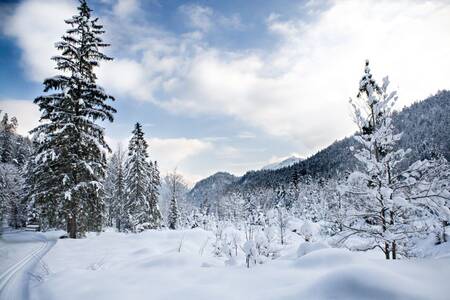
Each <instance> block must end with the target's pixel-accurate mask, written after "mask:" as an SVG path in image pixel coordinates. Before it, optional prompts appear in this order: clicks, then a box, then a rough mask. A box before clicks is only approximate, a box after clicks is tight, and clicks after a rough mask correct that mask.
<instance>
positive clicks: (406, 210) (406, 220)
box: [344, 61, 445, 259]
mask: <svg viewBox="0 0 450 300" xmlns="http://www.w3.org/2000/svg"><path fill="white" fill-rule="evenodd" d="M388 85H389V80H388V78H387V77H385V78H384V79H383V84H382V85H381V86H380V85H378V84H377V83H376V81H375V80H374V79H373V78H372V74H371V72H370V68H369V62H368V61H367V62H366V65H365V70H364V75H363V77H362V79H361V81H360V86H359V93H358V95H357V98H356V101H358V102H356V101H354V100H351V104H352V106H353V108H354V111H355V122H356V124H357V125H358V127H359V129H360V132H359V134H358V135H357V136H356V137H355V138H356V141H357V142H358V144H359V148H358V149H356V150H355V157H356V158H357V159H358V160H359V162H360V163H361V165H362V168H361V170H360V171H355V172H353V173H352V174H351V175H350V176H349V178H348V190H347V192H348V194H349V195H351V198H350V200H351V202H350V204H351V209H349V211H348V214H347V220H346V222H345V225H344V227H345V228H346V229H347V230H349V232H350V233H349V235H348V236H351V235H357V236H359V237H362V238H364V239H365V241H366V245H365V246H364V248H365V249H371V248H379V249H381V250H382V251H383V252H384V254H385V257H386V259H390V258H392V259H396V258H397V256H398V254H403V255H407V252H408V246H410V243H411V240H412V238H413V237H414V236H417V235H420V234H423V233H426V232H427V231H428V230H429V228H430V227H429V224H430V221H431V222H433V220H434V218H433V216H432V215H431V214H430V212H431V211H432V208H433V207H434V205H430V204H431V203H433V201H436V199H434V198H437V199H443V198H442V197H445V196H444V194H445V193H442V185H440V184H437V185H436V184H430V181H431V183H433V182H435V179H438V177H435V178H428V181H425V180H424V179H425V176H422V175H424V174H429V173H430V172H431V170H432V169H433V168H434V164H433V163H430V162H428V161H419V162H417V163H414V164H412V165H411V166H410V167H409V168H407V169H406V170H405V171H400V170H399V168H398V166H399V165H400V163H401V162H402V160H403V159H404V158H405V156H406V155H407V154H408V151H404V150H403V149H396V148H395V146H396V144H397V143H398V141H399V140H400V139H401V134H400V133H396V132H395V130H394V127H393V125H392V110H393V106H394V104H395V101H396V99H397V96H396V93H395V92H388ZM431 173H433V172H431ZM433 174H435V173H433ZM435 175H437V174H435ZM437 181H438V182H441V181H440V180H437ZM432 186H434V187H436V188H437V189H438V190H436V191H434V192H433V193H431V194H430V193H428V192H429V191H430V188H431V187H432ZM420 191H428V192H426V193H425V194H420ZM348 236H347V237H348Z"/></svg>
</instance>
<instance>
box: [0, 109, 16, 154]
mask: <svg viewBox="0 0 450 300" xmlns="http://www.w3.org/2000/svg"><path fill="white" fill-rule="evenodd" d="M0 113H1V110H0ZM16 129H17V119H16V118H15V117H12V118H11V119H9V116H8V114H7V113H4V114H3V118H2V120H1V121H0V149H1V152H0V162H2V163H11V162H12V161H13V159H14V145H15V139H14V135H15V133H16Z"/></svg>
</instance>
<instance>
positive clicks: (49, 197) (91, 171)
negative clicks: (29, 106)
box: [31, 0, 115, 238]
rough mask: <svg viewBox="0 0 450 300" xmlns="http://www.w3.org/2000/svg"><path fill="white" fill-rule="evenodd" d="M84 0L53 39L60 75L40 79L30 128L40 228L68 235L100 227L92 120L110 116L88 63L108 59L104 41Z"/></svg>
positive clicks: (101, 147)
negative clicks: (35, 122)
mask: <svg viewBox="0 0 450 300" xmlns="http://www.w3.org/2000/svg"><path fill="white" fill-rule="evenodd" d="M91 13H92V10H91V9H90V8H89V7H88V5H87V3H86V1H85V0H80V5H79V7H78V14H77V15H74V16H73V17H72V18H70V19H68V20H66V21H65V22H66V24H67V25H68V26H69V29H68V30H67V31H66V34H65V35H64V36H63V37H62V40H61V41H60V42H58V43H56V48H57V49H58V50H60V51H61V55H59V56H55V57H53V58H52V59H53V60H54V61H55V62H56V69H57V70H59V71H60V75H57V76H54V77H52V78H48V79H45V80H44V92H46V93H48V92H50V91H54V93H50V94H46V95H44V96H40V97H38V98H36V99H35V101H34V102H35V103H36V104H38V105H39V109H40V111H41V112H42V115H41V120H42V121H45V122H44V123H43V124H41V125H39V126H38V127H37V128H35V129H34V130H33V131H32V133H34V134H35V136H36V137H37V138H36V143H35V146H36V151H35V158H34V159H35V168H34V170H33V175H34V179H33V180H32V181H33V187H32V191H31V192H32V197H33V198H34V202H35V204H36V205H37V207H38V208H39V211H40V213H39V214H40V217H41V222H42V225H44V228H49V227H56V228H63V226H64V224H65V225H66V228H67V231H68V233H69V237H70V238H76V237H79V236H82V235H83V234H84V232H86V231H87V230H97V231H98V230H100V229H101V221H102V212H103V209H104V203H103V200H102V181H103V177H104V173H105V165H106V156H105V149H106V150H108V151H110V150H109V147H108V145H107V144H106V142H105V139H104V129H103V128H102V127H101V126H99V125H98V124H96V121H97V120H101V121H104V120H108V121H111V122H112V121H113V113H114V112H115V109H114V108H112V107H111V106H109V105H108V104H107V103H106V102H107V101H108V100H114V99H113V97H111V96H109V95H107V94H106V93H105V92H104V90H103V89H102V88H101V87H99V86H98V85H97V84H96V80H97V77H96V75H95V73H94V68H95V67H97V66H98V65H99V62H100V61H103V60H111V58H110V57H108V56H106V55H105V54H103V53H102V52H100V48H103V47H106V46H109V45H108V44H106V43H104V42H103V41H102V39H101V37H100V36H101V35H102V34H103V33H104V30H103V29H102V28H103V27H102V26H101V25H99V23H98V19H97V18H94V17H93V16H92V15H91Z"/></svg>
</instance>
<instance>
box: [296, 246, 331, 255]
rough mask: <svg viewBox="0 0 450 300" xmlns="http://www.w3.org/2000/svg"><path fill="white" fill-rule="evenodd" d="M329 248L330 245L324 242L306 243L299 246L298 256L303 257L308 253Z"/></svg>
mask: <svg viewBox="0 0 450 300" xmlns="http://www.w3.org/2000/svg"><path fill="white" fill-rule="evenodd" d="M325 248H328V245H327V244H325V243H323V242H304V243H301V244H300V246H298V249H297V256H298V257H302V256H304V255H306V254H308V253H311V252H313V251H316V250H320V249H325Z"/></svg>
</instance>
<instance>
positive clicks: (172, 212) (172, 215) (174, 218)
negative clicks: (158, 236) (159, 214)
mask: <svg viewBox="0 0 450 300" xmlns="http://www.w3.org/2000/svg"><path fill="white" fill-rule="evenodd" d="M179 219H180V212H179V210H178V203H177V198H176V197H175V195H174V196H173V197H172V200H170V207H169V218H168V221H169V222H168V223H169V228H170V229H177V227H178V223H179Z"/></svg>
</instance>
